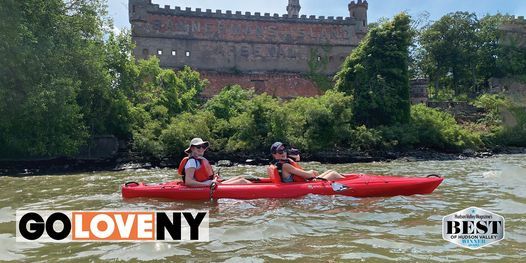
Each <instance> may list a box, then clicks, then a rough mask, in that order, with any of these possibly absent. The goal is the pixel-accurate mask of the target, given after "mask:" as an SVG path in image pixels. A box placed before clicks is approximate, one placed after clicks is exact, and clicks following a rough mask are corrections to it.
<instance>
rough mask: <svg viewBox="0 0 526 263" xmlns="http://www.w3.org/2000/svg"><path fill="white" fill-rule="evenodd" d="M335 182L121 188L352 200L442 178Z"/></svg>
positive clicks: (423, 190)
mask: <svg viewBox="0 0 526 263" xmlns="http://www.w3.org/2000/svg"><path fill="white" fill-rule="evenodd" d="M345 176H346V178H345V179H342V180H338V181H318V180H316V181H309V182H294V183H281V182H279V181H273V180H272V179H270V178H263V179H260V180H259V181H256V182H254V183H252V184H221V183H219V184H217V185H214V187H211V188H209V187H187V186H185V185H184V184H183V182H182V181H174V182H168V183H161V184H145V183H135V182H130V183H126V184H124V185H122V197H123V198H134V197H149V198H163V199H173V200H209V199H211V198H213V199H219V198H233V199H258V198H297V197H302V196H305V195H307V194H317V195H345V196H353V197H375V196H397V195H414V194H430V193H432V192H433V191H434V190H435V188H437V187H438V185H440V183H442V180H443V179H444V178H441V177H439V176H437V175H431V176H428V177H397V176H381V175H366V174H345Z"/></svg>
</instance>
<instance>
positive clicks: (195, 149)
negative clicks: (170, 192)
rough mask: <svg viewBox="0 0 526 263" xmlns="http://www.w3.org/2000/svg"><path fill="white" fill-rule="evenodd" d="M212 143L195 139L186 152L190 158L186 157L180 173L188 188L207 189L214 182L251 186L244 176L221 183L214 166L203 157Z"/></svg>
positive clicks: (180, 166) (181, 164)
mask: <svg viewBox="0 0 526 263" xmlns="http://www.w3.org/2000/svg"><path fill="white" fill-rule="evenodd" d="M208 146H210V143H209V142H207V141H203V139H201V138H193V139H192V141H190V146H188V148H186V150H184V152H185V153H186V154H188V157H185V158H184V159H183V160H182V161H181V163H180V164H179V169H178V172H179V174H180V175H181V176H183V181H184V183H185V185H187V186H196V187H206V186H210V185H211V184H212V183H213V182H220V183H221V184H249V183H252V182H250V181H248V180H246V179H245V178H243V177H242V176H236V177H233V178H229V179H227V180H224V181H219V180H218V176H216V175H215V174H214V171H213V169H212V166H211V165H210V163H209V162H208V160H207V159H206V158H205V157H204V156H203V155H204V153H205V151H206V149H208Z"/></svg>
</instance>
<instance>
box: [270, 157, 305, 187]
mask: <svg viewBox="0 0 526 263" xmlns="http://www.w3.org/2000/svg"><path fill="white" fill-rule="evenodd" d="M285 163H288V164H290V165H292V166H294V167H295V168H298V169H301V170H303V168H302V167H301V166H300V165H299V164H298V163H297V162H295V161H293V160H292V159H290V158H289V159H287V160H275V162H274V163H273V164H274V165H275V166H276V168H277V171H278V173H279V175H280V176H283V168H282V167H283V164H285ZM292 180H293V181H294V182H306V181H307V180H305V178H303V177H301V176H299V175H295V174H293V175H292Z"/></svg>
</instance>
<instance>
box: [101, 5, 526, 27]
mask: <svg viewBox="0 0 526 263" xmlns="http://www.w3.org/2000/svg"><path fill="white" fill-rule="evenodd" d="M152 2H153V3H154V4H159V5H160V6H161V7H164V5H170V6H171V7H172V8H173V7H174V6H180V7H182V8H185V7H191V8H192V10H195V8H201V9H202V10H205V9H212V10H216V9H221V10H232V11H233V12H234V11H242V12H243V13H244V12H247V11H248V12H252V13H254V12H260V13H261V14H263V13H271V14H274V13H278V14H285V13H287V12H286V6H287V3H288V1H287V0H251V1H248V0H199V1H197V0H152ZM349 2H350V0H300V5H301V11H300V15H307V16H309V15H316V16H325V17H327V16H334V17H337V16H343V17H348V16H349V11H348V10H347V5H348V4H349ZM368 2H369V10H368V20H369V21H368V22H369V23H370V22H375V21H377V20H378V19H379V18H382V17H387V18H389V17H393V16H394V15H395V14H397V13H400V12H403V11H405V12H408V13H409V14H410V15H412V16H420V15H421V14H423V13H425V12H428V13H429V19H430V20H432V21H433V20H438V19H439V18H440V17H442V16H443V15H445V14H447V13H449V12H454V11H468V12H473V13H476V14H477V15H478V16H482V15H485V14H495V13H497V12H500V13H504V14H506V13H507V14H510V15H516V16H526V0H368ZM108 13H109V15H110V16H111V17H112V18H113V21H114V24H115V27H116V29H122V28H130V24H129V22H128V0H108Z"/></svg>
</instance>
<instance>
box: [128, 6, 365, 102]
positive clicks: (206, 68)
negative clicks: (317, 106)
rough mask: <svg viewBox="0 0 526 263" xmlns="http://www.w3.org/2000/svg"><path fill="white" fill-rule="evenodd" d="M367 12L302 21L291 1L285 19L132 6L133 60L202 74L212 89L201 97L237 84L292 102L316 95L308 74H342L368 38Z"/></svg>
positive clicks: (357, 10) (351, 9) (359, 10)
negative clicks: (157, 62)
mask: <svg viewBox="0 0 526 263" xmlns="http://www.w3.org/2000/svg"><path fill="white" fill-rule="evenodd" d="M367 8H368V3H367V1H366V0H363V1H362V0H357V2H355V1H352V2H350V3H349V5H348V6H347V10H346V12H347V11H348V12H349V13H348V14H349V17H345V18H344V17H332V16H329V17H324V16H318V17H317V16H312V15H311V16H306V15H300V10H301V6H300V3H299V0H289V1H288V5H287V8H286V11H287V14H283V15H279V14H269V13H265V14H261V13H258V12H256V13H250V12H245V13H242V12H240V11H236V12H232V11H230V10H226V11H222V10H215V11H212V10H210V9H206V10H201V9H199V8H196V9H194V10H192V9H191V8H185V9H181V8H180V7H175V8H170V6H164V7H160V6H159V5H157V4H153V3H152V2H151V0H129V18H130V23H131V29H132V39H133V41H134V42H135V43H136V48H135V50H134V53H135V56H136V58H138V59H140V58H144V59H146V58H148V57H149V56H152V55H156V56H158V57H159V59H160V63H161V66H162V67H165V68H174V69H179V68H182V67H183V66H185V65H188V66H190V67H191V68H192V69H195V70H197V71H199V72H201V74H202V76H203V77H204V78H207V79H208V80H209V81H210V85H209V86H208V87H207V88H206V89H205V90H204V91H203V93H202V94H201V95H202V96H204V97H211V96H213V95H215V94H217V93H218V92H219V91H220V90H221V89H222V88H223V87H224V86H226V85H230V84H240V85H241V86H243V87H246V88H251V87H253V88H255V90H256V92H267V93H268V94H270V95H274V96H278V97H284V98H290V97H296V96H315V95H319V94H320V93H321V92H320V90H319V88H318V87H317V85H316V84H315V83H314V82H313V81H311V80H310V79H309V78H308V76H309V74H313V73H315V74H321V75H326V76H332V75H334V74H335V73H336V72H337V71H338V70H339V67H340V65H341V64H342V63H343V61H344V59H345V58H346V57H347V56H348V55H349V53H351V51H352V50H353V49H354V48H355V47H356V46H357V45H358V43H359V42H360V40H361V39H362V38H363V37H364V36H365V34H366V33H367ZM342 13H343V12H342Z"/></svg>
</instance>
